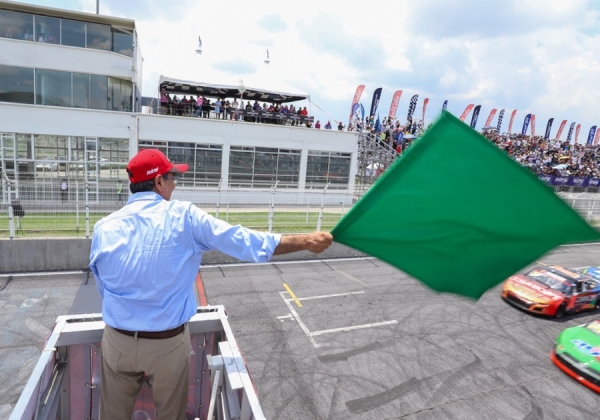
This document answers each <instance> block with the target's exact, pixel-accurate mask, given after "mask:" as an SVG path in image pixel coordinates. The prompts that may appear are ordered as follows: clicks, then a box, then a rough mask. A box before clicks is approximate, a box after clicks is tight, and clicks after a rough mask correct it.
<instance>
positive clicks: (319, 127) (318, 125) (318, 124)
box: [315, 120, 321, 130]
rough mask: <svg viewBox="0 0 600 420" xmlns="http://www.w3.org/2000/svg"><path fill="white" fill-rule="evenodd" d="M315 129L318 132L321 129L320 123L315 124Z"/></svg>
mask: <svg viewBox="0 0 600 420" xmlns="http://www.w3.org/2000/svg"><path fill="white" fill-rule="evenodd" d="M315 128H316V129H317V130H320V129H321V121H319V120H317V122H316V123H315Z"/></svg>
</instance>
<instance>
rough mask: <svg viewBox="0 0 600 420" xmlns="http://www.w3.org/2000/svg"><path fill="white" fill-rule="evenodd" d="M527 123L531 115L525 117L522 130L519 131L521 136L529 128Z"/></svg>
mask: <svg viewBox="0 0 600 420" xmlns="http://www.w3.org/2000/svg"><path fill="white" fill-rule="evenodd" d="M529 121H531V114H527V115H525V119H524V120H523V130H521V134H526V133H527V128H528V127H529Z"/></svg>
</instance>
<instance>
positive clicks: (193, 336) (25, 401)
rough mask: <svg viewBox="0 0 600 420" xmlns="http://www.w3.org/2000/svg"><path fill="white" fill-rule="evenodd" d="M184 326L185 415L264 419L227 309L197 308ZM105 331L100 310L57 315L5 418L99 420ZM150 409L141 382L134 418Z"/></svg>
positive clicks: (146, 415) (148, 395)
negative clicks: (187, 356) (186, 358)
mask: <svg viewBox="0 0 600 420" xmlns="http://www.w3.org/2000/svg"><path fill="white" fill-rule="evenodd" d="M188 326H189V331H190V344H191V347H192V349H193V350H194V351H192V352H191V353H190V375H189V390H190V392H189V394H190V396H191V397H192V399H193V401H189V402H188V409H187V412H188V415H191V416H192V417H194V418H202V419H206V418H211V419H212V418H213V414H214V415H215V416H216V418H219V419H243V420H263V419H265V416H264V414H263V411H262V408H261V406H260V403H259V400H258V396H257V395H256V391H255V389H254V384H253V383H252V380H251V378H250V374H249V372H248V369H247V366H246V363H245V362H244V359H243V357H242V354H241V351H240V349H239V347H238V345H237V342H236V340H235V338H234V336H233V332H232V330H231V327H230V325H229V321H228V319H227V314H226V313H225V308H224V307H223V306H220V305H216V306H203V307H199V308H198V309H197V313H196V315H194V316H193V317H192V319H191V320H190V322H189V323H188ZM103 331H104V322H103V321H102V315H101V314H87V315H65V316H59V317H58V319H57V320H56V325H55V326H54V329H53V331H52V334H51V335H50V337H48V340H47V341H46V343H45V345H44V349H43V350H42V354H41V356H40V358H39V359H38V362H37V364H36V366H35V367H34V369H33V372H32V373H31V376H30V377H29V380H28V381H27V384H26V385H25V388H24V389H23V392H22V393H21V396H20V398H19V400H18V401H17V404H16V405H15V407H14V409H13V411H12V413H11V415H10V418H9V419H10V420H25V419H33V418H35V419H40V420H41V419H45V420H47V419H53V420H59V419H60V420H62V419H65V420H66V419H85V418H88V419H97V418H98V407H99V402H100V387H101V385H102V377H101V369H100V365H101V355H100V351H101V348H100V342H101V340H102V333H103ZM207 390H209V391H211V392H205V391H207ZM153 409H154V404H153V400H152V391H151V390H150V389H149V387H147V386H143V387H142V390H141V391H140V392H139V394H138V396H137V399H136V403H135V406H134V415H133V417H134V418H138V414H140V416H139V417H142V418H154V410H153Z"/></svg>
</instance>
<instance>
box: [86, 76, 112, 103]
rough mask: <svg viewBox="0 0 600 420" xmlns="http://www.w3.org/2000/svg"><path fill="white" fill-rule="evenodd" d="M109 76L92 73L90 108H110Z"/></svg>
mask: <svg viewBox="0 0 600 420" xmlns="http://www.w3.org/2000/svg"><path fill="white" fill-rule="evenodd" d="M108 101H109V99H108V77H107V76H98V75H96V74H92V75H90V108H91V109H108Z"/></svg>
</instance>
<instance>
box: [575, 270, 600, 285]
mask: <svg viewBox="0 0 600 420" xmlns="http://www.w3.org/2000/svg"><path fill="white" fill-rule="evenodd" d="M571 270H572V271H575V272H577V273H582V274H585V275H587V276H589V277H592V278H593V279H594V280H597V281H598V282H600V267H579V268H572V269H571Z"/></svg>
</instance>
